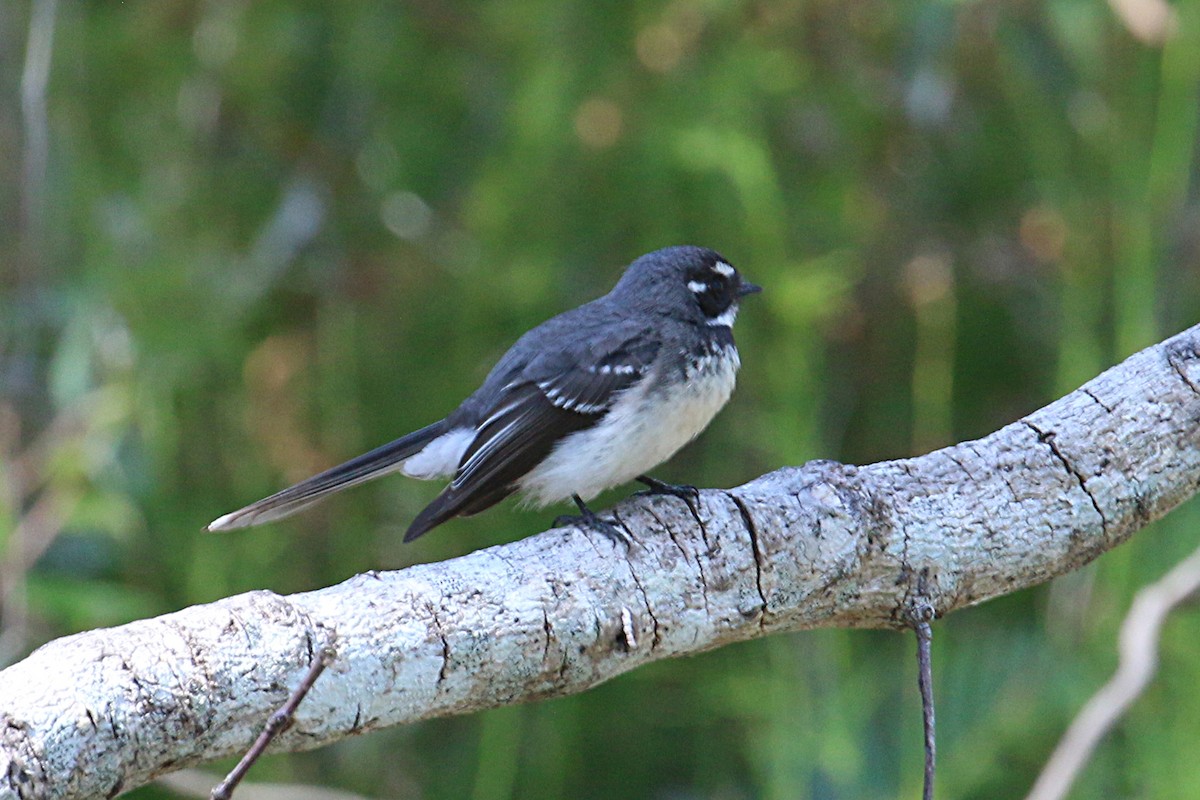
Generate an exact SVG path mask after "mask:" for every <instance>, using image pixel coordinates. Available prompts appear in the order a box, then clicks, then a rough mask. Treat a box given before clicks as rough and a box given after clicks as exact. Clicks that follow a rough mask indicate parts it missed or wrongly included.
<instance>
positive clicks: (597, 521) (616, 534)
mask: <svg viewBox="0 0 1200 800" xmlns="http://www.w3.org/2000/svg"><path fill="white" fill-rule="evenodd" d="M571 499H572V500H574V501H575V505H576V506H578V507H579V513H578V514H561V515H559V516H557V517H555V518H554V527H556V528H562V527H566V526H568V525H573V526H575V527H580V528H591V529H592V530H594V531H599V532H600V533H602V534H604V535H605V536H607V537H608V538H610V539H612V540H613V541H614V542H618V543H620V544H623V545H625V547H626V548H629V547H631V546H632V545H633V538H632V537H631V536H630V535H629V532H628V531H626V530H625V529H624V528H622V527H621V526H620V525H617V524H616V523H614V522H609V521H608V520H606V519H603V518H601V516H600V515H599V514H597V513H596V512H595V511H592V510H591V509H590V508H588V507H587V505H586V504H585V503H584V502H583V500H581V499H580V498H579V495H572V496H571Z"/></svg>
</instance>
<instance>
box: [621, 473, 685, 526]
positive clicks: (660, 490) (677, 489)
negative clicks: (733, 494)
mask: <svg viewBox="0 0 1200 800" xmlns="http://www.w3.org/2000/svg"><path fill="white" fill-rule="evenodd" d="M634 480H636V481H637V482H638V483H644V484H645V485H646V486H648V487H650V488H648V489H643V490H642V491H640V492H634V496H635V497H653V496H654V495H656V494H668V495H670V496H671V497H678V498H679V499H680V500H682V501H683V502H685V503H687V507H688V510H689V511H691V512H692V516H693V517H695V518H696V519H697V520H699V519H700V508H699V506H698V505H697V504H698V503H699V501H700V490H699V489H697V488H696V487H695V486H689V485H688V484H678V483H667V482H666V481H660V480H659V479H658V478H651V477H650V476H649V475H638V476H637V477H636V478H634Z"/></svg>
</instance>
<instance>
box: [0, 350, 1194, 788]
mask: <svg viewBox="0 0 1200 800" xmlns="http://www.w3.org/2000/svg"><path fill="white" fill-rule="evenodd" d="M1198 380H1200V326H1197V327H1194V328H1191V329H1189V330H1188V331H1186V332H1184V333H1183V334H1180V335H1179V336H1176V337H1174V338H1173V339H1170V340H1168V341H1167V342H1164V343H1162V344H1160V345H1156V346H1154V347H1151V348H1149V349H1147V350H1145V351H1143V352H1141V353H1139V354H1137V355H1135V356H1133V357H1131V358H1130V359H1128V360H1127V361H1125V362H1124V363H1122V364H1120V365H1119V366H1117V367H1115V368H1113V369H1111V370H1109V371H1107V372H1105V373H1104V374H1103V375H1101V376H1099V377H1098V378H1096V379H1095V380H1093V381H1091V382H1089V383H1088V384H1087V385H1086V386H1084V387H1083V388H1081V389H1080V390H1078V391H1075V392H1073V393H1071V394H1069V395H1067V396H1066V397H1064V398H1062V399H1060V400H1058V401H1057V402H1055V403H1053V404H1051V405H1049V406H1047V407H1046V408H1044V409H1042V410H1040V411H1037V412H1035V413H1033V414H1031V415H1029V416H1028V417H1025V418H1024V419H1022V420H1020V421H1018V422H1015V423H1013V424H1011V425H1008V426H1006V427H1004V428H1002V429H1001V430H999V431H997V432H995V433H994V434H992V435H990V436H988V437H986V438H984V439H980V440H978V441H973V442H964V443H962V444H958V445H955V446H953V447H949V448H946V449H943V450H939V451H936V452H933V453H930V454H928V455H925V456H921V457H919V458H912V459H905V460H901V461H890V462H884V463H879V464H873V465H870V466H867V467H853V466H847V465H842V464H838V463H835V462H832V461H814V462H810V463H808V464H806V465H804V466H802V467H796V468H785V469H781V470H778V471H776V472H772V473H770V474H768V475H764V476H763V477H761V478H759V479H757V480H754V481H751V482H750V483H748V484H745V485H744V486H740V487H738V488H736V489H731V490H710V491H705V492H702V493H701V496H700V498H699V502H698V505H697V508H698V510H699V514H698V515H697V516H693V514H692V512H691V511H690V510H689V509H688V507H687V505H686V504H685V503H684V502H683V501H681V500H677V499H675V498H669V497H654V498H646V499H643V498H638V499H634V500H630V501H626V502H624V503H622V504H620V505H619V506H617V508H616V510H615V513H616V514H617V518H618V520H619V522H620V524H621V525H623V526H625V528H626V529H628V531H629V532H630V534H631V535H632V536H633V538H634V539H635V543H634V545H633V546H632V547H631V548H629V549H628V550H626V548H625V547H624V546H622V545H620V544H615V543H614V542H612V541H611V540H610V539H609V538H607V537H605V536H603V535H600V534H595V533H592V532H589V531H581V530H576V529H571V528H567V529H556V530H550V531H546V532H544V533H540V534H538V535H536V536H532V537H530V538H528V539H524V540H522V541H518V542H513V543H511V544H506V545H502V546H499V547H492V548H489V549H487V550H481V551H479V552H476V553H472V554H470V555H467V556H463V557H461V558H457V559H454V560H451V561H446V562H442V563H437V564H423V565H419V566H415V567H410V568H408V569H405V570H401V571H398V572H388V573H368V574H364V575H359V576H356V577H354V578H351V579H350V580H348V581H346V582H345V583H342V584H340V585H337V586H333V587H330V588H327V589H322V590H320V591H314V592H307V593H304V594H297V595H291V596H288V597H283V596H279V595H276V594H273V593H271V592H265V591H260V592H251V593H249V594H244V595H239V596H236V597H231V598H228V599H225V600H221V601H219V602H216V603H212V604H209V605H205V606H196V607H193V608H188V609H184V610H182V611H179V612H176V613H174V614H168V615H165V616H162V617H158V618H156V619H150V620H142V621H138V622H134V623H131V624H129V625H124V626H121V627H119V628H113V629H109V630H98V631H91V632H87V633H81V634H77V635H74V636H68V637H65V638H63V639H59V640H57V641H54V642H51V643H49V644H47V645H45V646H44V647H42V648H41V649H39V650H38V651H36V652H35V653H33V654H32V655H31V656H29V658H27V659H25V660H24V661H22V662H20V663H18V664H16V665H14V666H12V667H9V668H8V669H6V670H4V671H3V672H0V798H10V797H12V798H15V797H21V798H76V797H95V796H104V795H109V796H111V795H114V794H116V793H117V792H119V791H122V790H126V789H132V788H134V787H135V786H139V785H142V784H144V783H146V782H147V781H149V780H151V779H152V778H153V777H154V776H156V775H160V774H163V773H166V772H170V771H172V770H175V769H180V768H182V767H185V766H189V765H193V764H198V763H201V762H205V761H209V760H212V759H215V758H219V757H223V756H228V755H232V754H235V753H239V752H242V751H244V750H245V749H246V748H247V747H248V746H249V745H250V743H251V742H252V741H253V740H254V738H255V736H256V735H257V733H258V730H259V728H260V726H261V724H262V721H263V720H264V719H266V717H267V716H268V715H270V714H271V713H272V712H273V711H274V710H275V709H276V708H278V707H279V705H280V704H281V703H282V702H283V701H284V699H285V698H286V696H287V694H288V690H289V688H290V687H291V686H294V685H295V684H296V683H297V682H298V681H299V680H300V679H301V677H302V676H303V674H304V673H305V671H306V670H307V669H308V665H309V663H310V662H311V661H312V659H313V658H314V657H315V656H316V653H315V652H314V651H315V650H316V649H318V648H320V647H321V646H322V643H324V642H326V641H329V640H330V638H331V637H330V636H329V633H330V632H332V633H333V634H334V636H333V640H334V641H336V648H337V660H336V662H335V663H334V665H333V666H332V667H331V668H330V671H329V673H327V674H326V676H325V677H324V678H323V679H322V680H321V681H319V682H318V683H317V685H316V686H315V687H314V688H313V691H312V693H311V694H310V695H309V696H308V698H307V699H306V701H305V702H304V704H303V705H302V706H301V708H300V710H299V712H298V713H297V716H296V724H295V725H293V726H292V727H291V728H289V729H288V730H287V731H285V732H284V733H283V734H282V735H281V736H280V739H279V741H278V742H277V743H276V745H275V749H286V750H303V749H308V748H314V747H319V746H321V745H324V744H328V743H330V742H333V741H336V740H338V739H341V738H344V737H347V736H350V735H353V734H357V733H362V732H364V731H369V730H373V729H376V728H381V727H385V726H388V725H397V724H402V723H408V722H414V721H416V720H421V719H427V718H430V717H436V716H442V715H447V714H458V713H466V712H471V711H477V710H480V709H484V708H491V707H494V706H500V705H506V704H511V703H517V702H524V701H528V700H533V699H537V698H542V697H551V696H556V695H564V694H571V693H574V692H580V691H583V690H585V689H587V688H589V687H591V686H595V685H596V684H598V683H600V682H602V681H605V680H608V679H609V678H612V677H614V676H616V675H619V674H621V673H623V672H626V671H628V670H631V669H633V668H635V667H638V666H640V665H642V664H645V663H648V662H650V661H655V660H658V659H662V658H670V657H672V656H679V655H685V654H690V653H695V652H698V651H701V650H707V649H711V648H714V647H719V646H721V645H724V644H727V643H730V642H734V641H739V640H744V639H751V638H755V637H758V636H763V635H766V634H770V633H775V632H781V631H796V630H802V629H806V628H815V627H857V628H901V627H904V626H905V625H906V624H907V620H906V616H905V611H906V609H907V608H908V607H909V605H910V599H911V598H912V597H913V596H914V595H915V594H916V592H917V581H918V579H919V578H923V581H922V583H923V589H924V600H926V601H928V602H929V603H931V604H932V606H933V607H934V608H936V609H938V611H939V613H941V614H945V613H947V612H949V611H953V610H955V609H959V608H963V607H965V606H968V605H972V604H974V603H978V602H981V601H983V600H986V599H988V598H991V597H996V596H998V595H1001V594H1006V593H1008V592H1012V591H1015V590H1017V589H1020V588H1023V587H1026V586H1032V585H1034V584H1038V583H1042V582H1044V581H1046V580H1049V579H1050V578H1052V577H1054V576H1055V575H1060V574H1062V573H1064V572H1067V571H1069V570H1072V569H1075V568H1077V567H1079V566H1081V565H1083V564H1085V563H1087V562H1089V561H1091V560H1092V559H1094V558H1095V557H1096V556H1098V555H1099V554H1101V553H1103V552H1105V551H1106V550H1108V549H1110V548H1112V547H1114V546H1116V545H1117V544H1120V543H1121V542H1122V541H1124V540H1125V539H1126V538H1128V537H1129V536H1130V535H1131V534H1132V533H1133V532H1134V531H1136V530H1138V529H1139V528H1142V527H1144V526H1145V525H1146V524H1147V523H1148V522H1150V521H1151V520H1153V519H1156V518H1157V517H1160V516H1162V515H1163V514H1165V513H1166V512H1167V511H1169V510H1170V509H1171V508H1173V507H1174V506H1176V505H1177V504H1178V503H1180V502H1181V501H1183V500H1184V499H1186V498H1187V497H1189V496H1191V495H1192V494H1193V493H1194V492H1195V491H1196V489H1197V486H1200V392H1198V389H1197V386H1198V385H1200V384H1198V383H1197V381H1198Z"/></svg>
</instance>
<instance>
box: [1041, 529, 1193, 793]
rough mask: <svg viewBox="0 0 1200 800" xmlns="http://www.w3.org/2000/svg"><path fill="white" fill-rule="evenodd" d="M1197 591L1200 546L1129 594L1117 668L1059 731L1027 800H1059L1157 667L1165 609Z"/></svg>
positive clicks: (1138, 694) (1145, 685) (1170, 608)
mask: <svg viewBox="0 0 1200 800" xmlns="http://www.w3.org/2000/svg"><path fill="white" fill-rule="evenodd" d="M1196 592H1200V549H1198V550H1196V551H1195V552H1193V553H1192V554H1191V555H1190V556H1188V557H1187V558H1186V559H1185V560H1183V561H1181V562H1180V563H1178V564H1176V565H1175V568H1174V569H1172V570H1171V571H1170V572H1168V573H1167V574H1166V575H1165V576H1164V577H1163V578H1162V579H1160V580H1159V581H1158V582H1157V583H1155V584H1153V585H1151V586H1148V587H1146V588H1145V589H1142V590H1141V591H1140V592H1138V594H1137V596H1136V597H1134V599H1133V606H1132V607H1131V608H1130V609H1129V614H1127V615H1126V617H1125V621H1124V622H1123V623H1122V624H1121V638H1120V643H1119V650H1120V661H1119V663H1118V665H1117V671H1116V672H1115V673H1114V674H1113V676H1112V678H1110V679H1109V681H1108V683H1106V684H1104V686H1103V687H1101V688H1100V690H1099V691H1098V692H1096V693H1095V694H1094V695H1092V698H1091V699H1090V700H1088V702H1087V704H1086V705H1084V707H1083V709H1082V710H1081V711H1080V712H1079V715H1078V716H1077V717H1075V721H1074V722H1072V723H1071V726H1070V727H1069V728H1067V732H1066V733H1065V734H1063V738H1062V740H1061V741H1060V742H1059V743H1058V747H1056V748H1054V754H1053V755H1052V756H1050V760H1049V761H1048V762H1046V766H1045V767H1044V768H1043V769H1042V774H1041V775H1039V776H1038V779H1037V781H1036V782H1035V783H1034V785H1033V789H1031V790H1030V792H1029V796H1028V798H1027V800H1059V798H1063V797H1066V796H1067V792H1068V791H1070V789H1071V784H1073V783H1074V782H1075V778H1076V777H1078V775H1079V773H1080V771H1082V769H1083V767H1084V765H1085V764H1087V762H1088V760H1089V759H1090V758H1091V756H1092V753H1093V751H1095V749H1096V745H1098V744H1099V743H1100V740H1101V739H1102V738H1104V736H1105V734H1107V733H1108V732H1109V731H1110V730H1111V729H1112V727H1113V726H1114V725H1115V724H1116V723H1117V720H1119V719H1120V718H1121V717H1122V716H1124V715H1125V712H1126V711H1128V710H1129V707H1130V706H1131V705H1133V702H1134V701H1135V700H1137V698H1138V697H1140V696H1141V694H1142V692H1144V691H1145V690H1146V687H1147V686H1148V685H1149V684H1150V679H1151V678H1153V677H1154V672H1155V670H1157V669H1158V639H1159V634H1160V633H1161V632H1162V626H1163V622H1164V621H1165V620H1166V618H1167V614H1169V613H1170V612H1171V610H1172V609H1173V608H1175V607H1176V606H1177V605H1179V604H1180V603H1181V602H1183V601H1184V600H1186V599H1187V598H1188V597H1190V596H1192V595H1193V594H1195V593H1196Z"/></svg>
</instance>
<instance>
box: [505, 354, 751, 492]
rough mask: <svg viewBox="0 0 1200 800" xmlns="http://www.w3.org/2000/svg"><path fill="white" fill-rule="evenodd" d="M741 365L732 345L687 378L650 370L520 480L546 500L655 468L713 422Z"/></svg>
mask: <svg viewBox="0 0 1200 800" xmlns="http://www.w3.org/2000/svg"><path fill="white" fill-rule="evenodd" d="M739 365H740V362H739V360H738V354H737V349H736V348H735V347H733V346H732V345H730V346H727V347H723V348H721V349H719V350H716V351H714V352H713V353H711V354H709V355H705V356H703V357H701V358H700V359H699V360H697V361H696V362H695V364H694V365H691V366H690V367H689V368H688V369H687V371H686V373H685V380H683V381H678V380H677V379H676V380H675V381H671V380H667V381H665V382H661V383H660V376H658V375H653V374H652V375H649V376H647V378H646V379H644V380H642V381H640V382H638V383H637V384H636V385H634V386H632V387H630V388H629V389H627V390H626V391H625V392H624V393H623V394H622V395H621V396H620V397H619V398H618V399H617V401H616V403H615V404H614V405H613V407H612V409H611V410H610V411H609V412H608V414H606V415H605V417H604V418H603V419H602V420H601V421H600V423H599V424H598V425H596V426H595V427H592V428H588V429H587V430H583V431H577V432H576V433H572V434H571V435H570V436H567V437H566V438H565V439H563V440H562V441H561V442H559V443H558V444H557V445H556V446H555V448H554V450H552V451H551V452H550V455H549V456H547V457H546V459H545V460H544V461H542V462H541V463H540V464H539V465H538V466H536V467H534V468H533V469H532V470H531V471H530V472H529V473H528V474H526V475H525V476H524V477H523V478H521V479H520V480H519V481H518V486H519V487H520V489H521V490H522V491H523V492H524V493H525V495H526V497H527V498H528V500H529V502H531V503H532V504H534V505H538V506H543V505H546V504H548V503H553V502H557V501H559V500H564V499H566V498H568V497H570V496H571V495H572V494H578V495H579V496H580V497H582V498H583V499H584V500H590V499H591V498H593V497H595V496H596V495H598V494H599V493H600V492H602V491H604V490H605V489H608V488H611V487H613V486H617V485H619V484H622V483H626V482H628V481H630V480H632V479H633V478H635V477H637V476H638V475H641V474H643V473H645V472H647V471H648V470H651V469H653V468H654V467H656V466H658V465H659V464H661V463H662V462H664V461H666V460H667V459H668V458H670V457H671V456H673V455H674V454H675V453H676V451H678V450H679V449H680V448H681V447H683V446H684V445H685V444H687V443H688V442H690V441H691V440H692V439H694V438H695V437H696V436H697V435H698V434H699V433H700V432H701V431H702V430H704V428H705V427H707V426H708V423H709V422H711V421H712V418H713V417H714V416H716V414H717V412H718V411H720V410H721V408H722V407H723V406H724V405H725V403H726V402H727V401H728V400H729V396H730V395H731V394H732V393H733V387H734V383H735V382H736V378H737V370H738V366H739Z"/></svg>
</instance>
